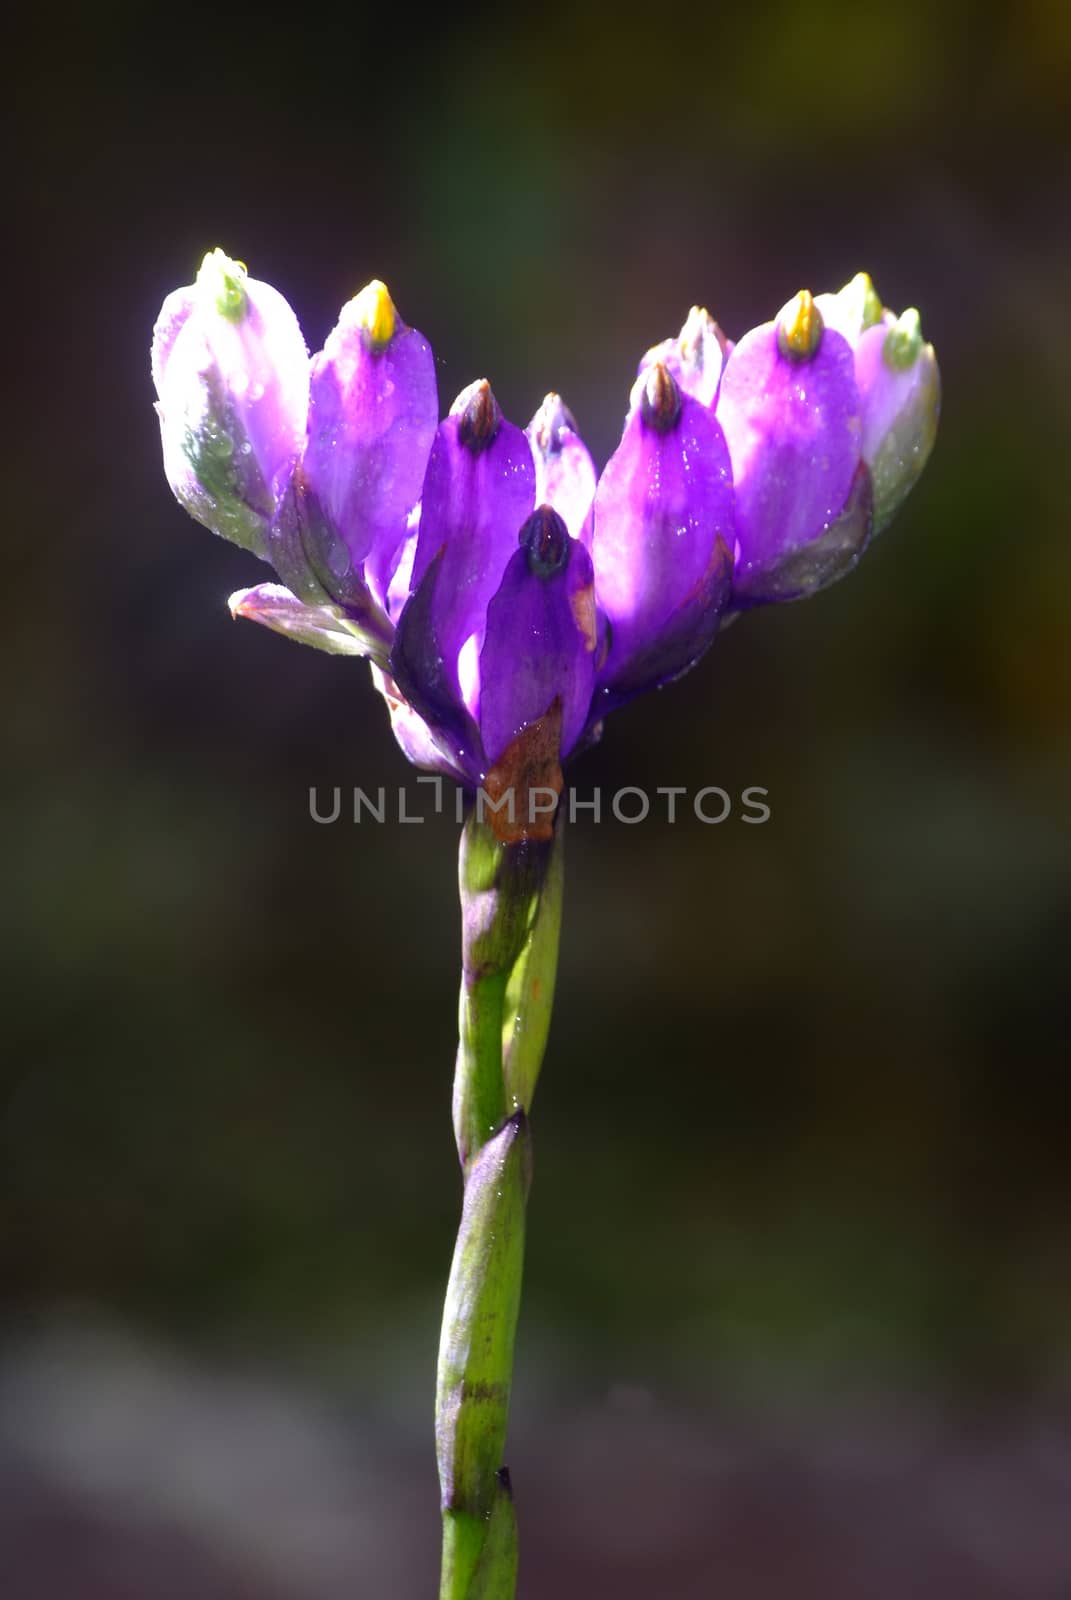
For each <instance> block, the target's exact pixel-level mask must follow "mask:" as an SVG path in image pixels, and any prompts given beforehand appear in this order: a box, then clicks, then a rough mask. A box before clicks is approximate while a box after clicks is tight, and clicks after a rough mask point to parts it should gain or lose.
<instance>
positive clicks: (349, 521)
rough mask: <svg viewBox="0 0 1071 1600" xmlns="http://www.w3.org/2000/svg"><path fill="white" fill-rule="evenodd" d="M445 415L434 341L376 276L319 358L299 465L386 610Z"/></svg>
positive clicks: (343, 316) (348, 310)
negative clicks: (402, 313) (404, 314)
mask: <svg viewBox="0 0 1071 1600" xmlns="http://www.w3.org/2000/svg"><path fill="white" fill-rule="evenodd" d="M438 421H439V402H438V393H437V389H436V383H435V362H434V358H433V356H432V353H431V346H430V345H429V344H428V342H427V340H426V339H425V338H424V337H423V335H422V334H419V333H417V332H416V330H415V329H413V328H407V327H406V325H405V323H404V322H402V320H401V318H400V317H399V316H398V313H397V310H396V309H395V306H394V302H393V301H392V300H391V297H390V295H389V293H388V292H387V289H386V286H385V285H384V284H382V283H380V282H379V281H378V280H375V281H373V282H372V283H370V284H368V286H367V288H365V289H362V290H361V292H360V294H359V295H356V296H355V298H354V299H352V300H350V301H349V302H348V304H347V305H345V306H343V308H342V311H341V312H340V314H339V319H338V322H337V324H336V326H335V328H334V329H333V331H332V332H331V334H330V335H329V336H328V339H327V343H326V344H325V345H324V348H323V349H322V350H321V351H320V353H319V354H318V355H315V356H313V358H312V364H311V392H310V402H309V430H308V445H307V447H306V450H305V456H304V460H303V462H302V472H303V475H304V480H305V484H306V486H307V488H308V490H309V491H310V493H312V494H314V495H315V496H316V497H317V499H318V501H319V503H320V505H321V506H322V508H323V510H324V513H325V514H326V516H327V518H328V519H329V521H330V522H331V524H332V525H333V527H334V528H335V529H337V531H338V533H339V534H340V535H341V537H342V541H343V543H344V545H345V548H346V551H347V553H348V556H349V559H350V562H351V564H352V566H353V568H354V569H361V570H362V571H363V574H364V578H365V581H366V583H367V585H368V588H369V589H370V590H371V592H372V595H373V596H374V598H375V600H376V601H377V603H378V604H379V605H380V606H381V607H384V608H385V606H386V599H387V589H388V586H389V584H390V580H391V577H392V575H393V572H394V568H395V566H396V564H397V561H398V557H399V554H400V552H401V548H402V545H403V543H404V541H405V536H406V527H407V522H408V518H409V514H410V512H411V511H412V509H413V507H414V506H415V505H416V502H417V501H418V500H419V498H420V490H421V485H422V484H423V481H424V469H425V466H426V464H427V459H428V453H429V451H430V450H431V443H432V440H433V439H434V437H435V430H436V427H437V425H438Z"/></svg>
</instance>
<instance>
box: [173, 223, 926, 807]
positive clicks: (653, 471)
mask: <svg viewBox="0 0 1071 1600" xmlns="http://www.w3.org/2000/svg"><path fill="white" fill-rule="evenodd" d="M152 368H153V378H154V381H155V384H156V389H157V394H158V396H159V404H158V407H157V409H158V411H159V414H160V423H161V430H162V435H163V447H164V464H165V468H166V471H167V475H168V479H169V481H170V483H171V487H172V489H173V490H174V492H175V494H176V496H177V497H178V499H179V500H180V501H181V503H182V504H183V505H184V506H185V507H186V509H187V510H188V511H190V512H191V514H192V515H193V516H194V517H196V518H197V519H198V521H200V522H203V523H205V524H206V525H207V526H208V527H210V528H212V529H214V530H215V532H217V533H220V534H222V535H224V536H225V537H226V538H228V539H232V540H233V541H235V542H236V543H238V544H241V545H243V546H244V547H245V548H247V549H249V550H252V551H253V552H254V553H255V554H257V555H258V556H261V557H262V558H264V559H265V560H267V561H269V562H271V564H272V565H273V566H274V567H275V570H276V572H277V574H278V576H279V578H280V579H281V582H280V583H264V584H260V585H259V586H257V587H256V588H253V589H245V590H241V591H240V592H239V593H238V594H236V595H234V596H232V599H231V607H232V610H233V611H234V613H235V614H236V615H239V616H243V617H248V618H251V619H253V620H255V621H258V622H262V623H264V624H266V625H267V626H268V627H271V628H274V629H276V630H277V631H279V632H282V633H286V634H290V635H291V636H293V637H295V638H298V639H300V640H303V641H304V642H305V643H308V644H314V645H317V646H318V647H320V648H321V649H326V650H331V651H336V652H339V653H345V654H353V655H364V656H367V657H369V658H370V659H371V662H372V670H373V674H374V676H375V680H376V683H377V686H378V687H379V689H380V690H381V692H382V693H383V695H384V697H385V698H386V701H387V704H388V706H389V708H390V713H391V720H392V724H393V727H394V731H395V734H396V736H397V738H398V741H399V743H400V744H401V746H402V748H403V750H404V751H405V753H406V755H407V756H408V757H409V758H410V760H412V761H414V762H415V763H416V764H417V765H418V766H423V767H428V768H430V769H432V770H437V771H441V772H445V773H448V774H451V775H452V776H454V777H456V778H457V779H458V780H459V781H460V782H462V783H464V784H467V785H470V786H475V785H477V784H480V783H489V782H492V783H493V782H494V781H495V778H496V775H499V776H501V775H502V774H503V773H505V774H507V775H508V776H510V778H513V777H516V776H517V775H518V774H519V775H520V776H521V777H522V779H523V777H524V776H525V775H527V776H528V777H532V778H533V779H536V780H538V781H546V780H547V778H548V776H549V777H551V778H552V779H553V778H554V776H555V775H556V776H557V781H558V782H559V783H560V770H559V769H560V763H561V762H562V761H563V760H564V759H565V758H566V757H567V756H569V755H570V754H571V753H572V752H573V751H575V750H577V749H578V748H579V747H581V746H582V745H583V744H584V743H586V742H589V741H590V740H591V739H592V738H594V737H597V735H598V732H599V729H600V727H601V723H602V719H603V718H604V717H605V715H606V714H607V713H608V712H609V711H611V710H613V709H614V708H615V707H617V706H619V705H621V704H623V703H624V702H626V701H627V700H629V699H631V698H632V697H633V696H635V695H637V694H639V693H641V692H642V691H644V690H645V689H651V688H655V687H657V686H658V685H660V684H663V683H666V682H668V681H669V680H670V679H672V678H675V677H678V676H679V675H680V674H681V673H682V672H685V671H687V669H688V668H689V667H691V666H693V665H694V664H695V662H696V661H697V660H698V659H699V658H700V656H702V655H703V653H704V651H705V650H706V649H707V647H708V646H709V645H710V643H711V642H712V640H713V639H714V636H715V635H716V633H717V632H718V629H719V627H721V626H722V625H723V623H724V622H725V621H726V620H727V619H728V618H729V617H730V616H732V615H733V614H735V613H737V612H739V611H741V610H744V609H746V608H748V607H751V606H755V605H761V604H765V603H769V602H774V601H782V600H793V599H797V598H800V597H802V596H805V595H810V594H813V593H815V592H816V591H817V590H819V589H821V588H823V587H825V585H827V584H828V583H830V582H832V581H833V580H834V579H836V578H839V577H841V576H843V574H844V573H846V572H847V571H849V570H850V569H851V568H852V567H853V566H854V565H855V563H856V562H857V561H858V559H859V556H860V555H861V554H862V552H863V550H864V548H865V547H866V544H867V541H868V540H869V538H870V537H871V535H872V534H873V533H876V532H879V531H880V530H881V529H882V528H883V527H885V526H886V524H887V523H888V522H889V520H890V519H891V518H892V516H893V514H894V513H895V511H896V510H897V508H898V507H899V505H900V503H901V501H902V500H903V498H904V496H905V495H906V494H907V492H908V490H909V489H910V488H911V486H912V484H913V483H914V482H915V479H916V478H917V477H918V475H919V473H920V471H921V470H922V467H923V465H924V464H925V461H926V458H927V456H928V455H929V452H930V450H931V448H932V446H933V441H934V436H935V432H936V426H937V415H938V409H939V400H940V385H939V378H938V372H937V364H936V361H935V359H934V353H933V348H932V346H930V345H928V344H925V343H924V342H923V338H922V332H921V329H920V326H919V318H918V313H917V312H916V311H906V312H905V313H904V314H903V316H901V317H899V318H897V317H895V316H894V315H893V313H892V312H890V311H887V310H885V309H884V308H883V307H882V305H881V302H880V300H879V299H878V297H877V294H876V293H875V291H874V287H873V285H872V284H871V281H870V279H869V277H868V276H867V275H866V274H865V273H860V274H858V275H857V276H856V277H855V278H853V279H852V281H851V283H849V284H848V285H847V286H846V287H845V288H844V289H842V290H841V291H840V293H839V294H827V295H819V296H817V297H812V296H811V295H810V294H809V293H808V292H806V291H803V292H802V293H800V294H799V295H797V296H796V297H795V299H793V300H791V301H790V302H789V303H788V305H786V306H785V307H784V308H783V310H782V311H781V312H780V313H779V315H778V316H777V317H776V318H774V320H773V321H771V322H766V323H763V324H762V325H761V326H760V327H757V328H754V329H752V330H751V332H750V333H747V334H745V335H744V337H743V338H742V339H740V340H739V341H738V342H737V343H736V344H733V343H731V342H730V341H729V340H727V339H726V338H725V336H724V334H723V333H722V331H721V329H720V328H719V327H718V325H717V323H715V322H714V321H713V320H712V319H711V318H710V317H709V316H708V314H707V313H706V312H705V311H702V310H699V309H698V308H695V309H693V310H692V311H691V312H690V313H689V315H688V318H687V320H686V321H685V324H684V327H683V328H682V329H681V332H680V334H679V335H678V336H677V338H675V339H668V340H666V341H665V342H664V343H662V344H660V345H657V346H655V347H654V348H653V349H652V350H650V351H648V352H647V354H646V355H645V356H644V357H643V359H642V361H641V362H640V365H639V374H638V376H637V378H636V381H635V384H634V385H633V388H632V392H631V395H630V399H629V408H628V413H627V416H626V419H625V425H624V431H623V434H622V437H621V442H620V444H619V445H618V447H617V449H616V451H615V452H614V454H613V455H612V456H611V458H610V460H609V462H608V463H607V464H606V467H605V468H604V470H603V472H602V474H601V476H599V475H597V474H596V471H595V467H594V464H593V462H592V459H591V456H590V454H589V452H588V450H587V448H586V447H585V445H584V443H583V441H582V439H581V438H580V435H579V433H578V431H577V427H576V424H575V422H574V420H573V418H572V416H571V415H570V413H569V411H568V410H567V409H566V407H565V406H564V405H563V403H562V401H561V400H560V399H559V398H558V396H557V395H555V394H550V395H548V396H547V398H546V399H545V400H544V402H543V404H542V405H541V406H540V408H539V410H538V411H537V412H536V415H535V416H534V417H533V419H532V421H531V422H530V424H529V425H528V427H527V428H526V429H521V428H519V427H517V426H515V425H514V424H513V423H511V422H509V421H508V420H507V419H506V418H505V417H503V415H502V413H501V411H500V410H499V407H498V404H497V402H496V400H495V397H494V395H493V393H492V392H491V388H490V385H489V384H488V383H487V382H486V381H480V382H477V383H474V384H471V385H470V386H469V387H468V388H467V389H464V390H463V391H462V393H461V394H460V395H459V396H458V397H457V399H456V400H455V401H454V403H453V405H452V406H451V407H450V410H449V412H448V414H447V416H446V417H445V419H444V420H443V421H441V422H440V420H439V406H438V396H437V391H436V380H435V367H434V362H433V358H432V352H431V348H430V346H429V345H428V342H427V340H426V339H425V338H424V337H423V336H422V335H421V334H419V333H418V332H416V330H415V329H413V328H409V327H407V326H406V325H405V323H403V322H402V320H401V318H400V317H399V315H398V312H397V310H396V308H395V306H394V303H393V301H392V300H391V297H390V295H389V294H388V292H387V290H386V288H385V287H384V286H383V284H381V283H378V282H373V283H370V284H369V285H368V286H367V288H365V289H363V290H362V291H361V293H360V294H358V295H357V296H356V297H355V298H354V299H353V300H351V301H350V302H349V303H348V304H347V305H345V306H344V307H343V309H342V312H341V314H340V316H339V320H338V323H337V325H336V327H335V328H334V330H333V331H332V333H331V334H330V336H329V338H328V340H327V343H326V344H325V346H324V348H323V350H321V351H320V352H319V353H318V354H316V355H314V356H313V357H312V358H311V359H310V358H309V356H308V354H307V351H306V347H305V343H304V340H303V338H302V335H301V331H300V329H299V327H298V323H297V319H296V318H295V316H294V314H293V312H292V311H291V309H290V307H289V306H288V305H287V303H286V301H285V300H284V299H283V298H282V296H281V295H279V294H278V293H277V292H276V291H275V290H274V289H272V288H271V287H270V286H269V285H268V284H265V283H260V282H258V281H257V280H256V279H254V278H251V277H249V276H248V275H247V273H246V270H245V268H244V267H243V266H242V265H241V263H239V262H236V261H232V260H230V259H229V258H228V257H227V256H225V255H224V254H223V252H222V251H219V250H216V251H213V252H212V253H211V254H210V255H208V256H206V258H205V261H204V263H203V265H202V267H201V270H200V272H199V274H198V277H197V282H196V283H195V284H194V285H193V286H192V287H190V288H188V289H180V290H177V291H176V292H175V293H174V294H172V295H170V296H169V297H168V299H167V300H166V301H165V303H164V306H163V309H162V311H161V314H160V318H159V321H158V323H157V326H156V330H155V336H154V340H153V352H152Z"/></svg>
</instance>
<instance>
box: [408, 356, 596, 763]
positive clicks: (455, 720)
mask: <svg viewBox="0 0 1071 1600" xmlns="http://www.w3.org/2000/svg"><path fill="white" fill-rule="evenodd" d="M535 477H536V475H535V466H534V463H533V459H532V451H531V449H530V446H529V443H528V440H527V438H526V436H525V435H524V434H523V433H522V432H521V430H520V429H519V428H515V427H514V426H513V425H512V424H511V423H509V422H507V421H506V420H505V419H504V418H503V417H502V414H501V412H500V411H499V409H498V404H497V402H496V400H495V398H494V395H493V394H492V392H491V388H490V385H489V384H487V383H486V382H481V383H475V384H472V385H471V386H470V387H469V388H468V389H466V390H464V391H463V392H462V394H461V395H459V396H458V399H457V400H456V401H455V403H454V405H453V407H452V408H451V412H450V415H449V416H448V417H447V418H446V420H445V422H443V423H442V425H441V427H440V428H439V432H438V435H437V437H436V440H435V444H434V446H433V448H432V452H431V458H430V460H429V462H428V470H427V475H426V477H425V479H424V492H423V496H422V499H421V514H420V532H419V536H418V539H417V543H416V550H415V559H414V565H413V577H412V593H411V595H410V597H409V599H408V601H407V603H406V605H405V608H404V610H403V611H402V614H401V616H400V618H399V621H398V630H397V637H396V640H395V644H394V650H393V652H392V655H391V675H392V678H393V682H394V684H395V685H396V687H397V689H398V690H399V691H400V693H401V695H402V696H404V698H405V699H406V700H407V701H408V703H409V705H410V706H411V707H412V708H413V710H414V711H415V712H416V713H417V715H418V716H419V717H420V718H421V719H422V720H423V722H424V723H425V724H426V725H427V727H428V729H429V730H431V732H432V734H433V736H434V737H436V738H437V740H438V741H439V743H440V746H442V747H444V748H446V749H447V750H448V751H449V752H450V759H451V761H452V762H453V764H454V766H455V768H456V769H457V770H458V771H459V772H461V773H463V774H464V775H465V776H466V777H467V779H468V781H469V782H473V783H477V782H480V781H481V780H482V779H483V778H484V777H485V776H486V774H487V773H488V772H489V771H490V770H491V769H492V768H493V767H495V765H496V764H497V763H498V762H500V761H501V759H502V757H503V756H504V755H505V753H506V751H507V750H508V748H509V746H510V745H511V744H512V743H513V741H514V740H516V739H517V738H518V737H519V736H521V735H522V734H523V733H524V732H525V730H526V729H527V728H528V727H530V726H531V725H533V724H534V723H537V722H539V721H540V720H541V719H542V718H544V717H545V716H546V715H547V714H548V713H551V712H553V714H554V717H555V719H556V725H557V726H558V752H557V754H558V755H560V757H561V758H564V757H565V756H566V755H568V753H569V751H570V750H571V749H572V747H573V745H574V744H575V743H576V741H577V739H578V738H579V736H580V734H581V732H582V730H583V728H584V725H585V722H586V719H587V714H588V708H589V705H590V701H591V691H592V682H593V676H594V652H595V642H596V623H595V606H594V598H593V590H592V567H591V558H590V556H589V555H588V553H587V550H586V549H585V547H584V546H583V544H581V543H580V541H579V540H578V539H574V538H572V537H571V535H570V533H569V530H568V528H567V526H566V524H565V522H564V520H563V518H562V517H561V516H560V515H559V513H558V512H557V511H556V510H555V509H554V508H553V507H552V506H550V505H546V504H544V505H541V506H539V507H538V508H535V507H534V506H533V501H534V496H535ZM407 735H408V736H409V737H410V741H411V738H412V729H411V726H408V727H407Z"/></svg>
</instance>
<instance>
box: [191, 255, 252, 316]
mask: <svg viewBox="0 0 1071 1600" xmlns="http://www.w3.org/2000/svg"><path fill="white" fill-rule="evenodd" d="M245 280H246V265H245V262H244V261H232V260H231V258H230V256H229V255H228V254H227V253H226V251H225V250H220V249H219V248H218V247H217V248H216V249H215V250H210V251H209V252H208V254H207V255H206V256H205V258H204V260H203V261H202V262H201V270H200V271H199V272H198V274H197V287H198V289H200V291H201V293H202V294H204V295H205V296H206V297H207V298H208V299H209V300H211V302H212V304H213V305H214V306H215V308H216V310H217V311H218V312H219V314H220V316H221V317H226V319H227V321H228V322H241V320H242V318H243V317H244V316H245V313H246V307H247V306H248V304H249V297H248V296H247V294H246V290H245Z"/></svg>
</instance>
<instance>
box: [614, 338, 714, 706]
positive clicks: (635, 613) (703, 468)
mask: <svg viewBox="0 0 1071 1600" xmlns="http://www.w3.org/2000/svg"><path fill="white" fill-rule="evenodd" d="M734 538H735V534H734V508H733V473H732V466H731V463H730V460H729V451H728V448H727V446H726V441H725V435H724V434H723V432H722V430H721V427H720V425H719V423H718V421H717V419H716V418H715V416H714V414H713V412H712V411H711V410H710V408H709V406H706V405H704V404H703V403H702V402H701V401H699V400H695V399H693V398H692V396H691V395H689V394H685V393H682V391H681V389H680V388H679V387H678V385H677V383H676V380H675V379H674V378H673V376H672V374H671V373H670V371H669V369H668V367H666V366H663V365H662V364H661V363H660V362H659V363H656V364H655V365H654V366H651V367H649V368H648V369H647V370H646V371H645V372H644V373H642V374H641V377H640V379H639V382H638V394H637V398H636V401H635V403H634V405H633V407H632V410H631V411H630V412H629V415H628V418H627V420H626V422H625V431H624V435H623V437H622V439H621V443H620V444H619V445H618V447H617V450H616V451H615V453H614V454H613V456H612V457H611V458H610V460H609V462H608V463H607V466H606V470H605V471H604V472H603V475H602V477H601V478H600V480H599V487H598V491H597V493H596V496H595V535H594V543H593V553H594V561H595V594H596V599H597V601H598V604H599V609H600V611H601V612H602V613H603V614H604V615H605V616H606V618H607V620H608V622H609V649H608V652H607V655H606V659H605V661H604V662H603V663H602V665H601V667H600V671H599V682H600V686H601V687H602V689H603V691H604V699H605V701H606V705H607V708H609V707H610V706H611V705H612V704H616V703H618V702H620V701H621V700H623V699H627V698H630V697H631V696H632V695H634V694H638V693H639V692H640V691H641V690H643V689H649V688H653V687H655V686H656V685H657V684H660V683H665V682H666V681H667V680H668V679H670V678H673V677H676V676H677V675H678V674H679V673H681V672H683V671H684V670H685V669H686V668H688V667H689V666H691V665H692V664H693V663H694V662H695V661H696V660H698V658H699V657H700V656H701V655H702V653H703V651H704V650H705V649H706V648H707V646H708V645H709V644H710V642H711V640H712V639H713V637H714V635H715V633H716V632H717V628H718V622H719V618H720V616H721V612H722V610H723V608H724V606H725V603H726V601H727V599H728V596H729V583H730V579H731V575H732V554H731V552H732V548H733V543H734Z"/></svg>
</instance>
